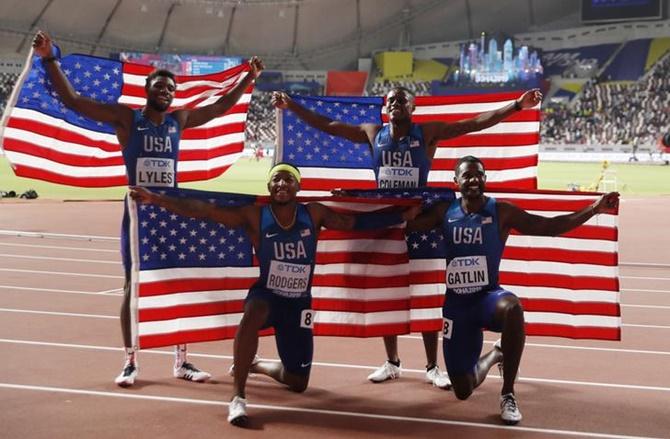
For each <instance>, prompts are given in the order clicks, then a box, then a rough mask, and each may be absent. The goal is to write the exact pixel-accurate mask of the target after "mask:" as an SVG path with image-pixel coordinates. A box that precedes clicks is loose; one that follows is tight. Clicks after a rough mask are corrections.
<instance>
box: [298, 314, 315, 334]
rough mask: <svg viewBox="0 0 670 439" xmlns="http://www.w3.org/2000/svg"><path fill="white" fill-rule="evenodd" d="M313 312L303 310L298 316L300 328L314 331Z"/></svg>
mask: <svg viewBox="0 0 670 439" xmlns="http://www.w3.org/2000/svg"><path fill="white" fill-rule="evenodd" d="M314 316H315V313H314V310H313V309H303V310H302V313H301V314H300V327H301V328H307V329H314Z"/></svg>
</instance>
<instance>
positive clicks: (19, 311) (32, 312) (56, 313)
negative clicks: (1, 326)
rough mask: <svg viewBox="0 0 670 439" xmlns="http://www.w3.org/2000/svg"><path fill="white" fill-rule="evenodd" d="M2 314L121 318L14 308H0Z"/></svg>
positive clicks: (117, 317)
mask: <svg viewBox="0 0 670 439" xmlns="http://www.w3.org/2000/svg"><path fill="white" fill-rule="evenodd" d="M0 312H13V313H22V314H42V315H48V316H65V317H89V318H93V319H116V320H118V319H119V316H105V315H100V314H81V313H75V312H56V311H35V310H32V309H13V308H0Z"/></svg>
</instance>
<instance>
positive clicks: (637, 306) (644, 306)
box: [621, 303, 670, 309]
mask: <svg viewBox="0 0 670 439" xmlns="http://www.w3.org/2000/svg"><path fill="white" fill-rule="evenodd" d="M621 307H622V308H648V309H670V306H667V305H629V304H625V303H622V304H621Z"/></svg>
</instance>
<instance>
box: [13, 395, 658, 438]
mask: <svg viewBox="0 0 670 439" xmlns="http://www.w3.org/2000/svg"><path fill="white" fill-rule="evenodd" d="M0 387H2V388H6V389H15V390H28V391H40V392H51V393H66V394H75V395H88V396H103V397H111V398H127V399H137V400H145V401H161V402H174V403H182V404H199V405H212V406H223V407H227V406H228V405H229V403H228V402H224V401H218V400H209V399H194V398H179V397H174V396H154V395H139V394H135V393H126V392H121V391H118V392H102V391H97V390H81V389H69V388H64V387H48V386H29V385H24V384H12V383H0ZM247 407H249V408H254V409H261V410H275V411H282V412H298V413H309V414H319V415H331V416H346V417H350V418H363V419H379V420H384V421H405V422H416V423H421V424H439V425H453V426H460V427H472V428H483V429H488V430H500V431H511V430H515V431H524V432H531V433H538V434H543V435H545V434H554V435H559V436H583V437H594V438H605V439H654V438H650V437H648V436H623V435H617V434H607V433H598V432H588V431H572V430H557V429H547V428H539V427H523V426H518V425H517V426H513V427H512V426H507V425H500V424H485V423H481V422H465V421H451V420H447V419H435V418H415V417H410V416H393V415H378V414H372V413H358V412H348V411H343V410H324V409H308V408H304V407H287V406H285V405H281V406H277V405H269V404H247Z"/></svg>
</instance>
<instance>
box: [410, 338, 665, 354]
mask: <svg viewBox="0 0 670 439" xmlns="http://www.w3.org/2000/svg"><path fill="white" fill-rule="evenodd" d="M399 337H400V338H413V339H416V340H421V339H423V338H422V336H420V335H401V336H399ZM484 343H487V344H491V345H492V344H494V343H495V342H494V341H486V340H484ZM525 347H534V348H556V349H573V350H578V351H600V352H617V353H625V354H649V355H670V351H650V350H644V349H615V348H601V347H595V346H570V345H562V344H548V343H526V345H525Z"/></svg>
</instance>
